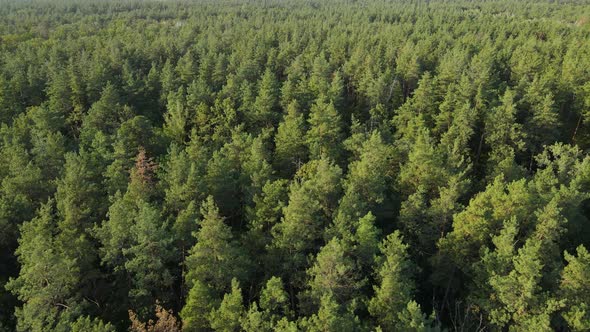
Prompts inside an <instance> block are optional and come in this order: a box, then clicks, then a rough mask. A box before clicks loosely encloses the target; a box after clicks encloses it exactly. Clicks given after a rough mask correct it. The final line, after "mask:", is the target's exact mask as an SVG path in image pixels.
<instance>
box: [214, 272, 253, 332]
mask: <svg viewBox="0 0 590 332" xmlns="http://www.w3.org/2000/svg"><path fill="white" fill-rule="evenodd" d="M244 314H245V309H244V305H243V298H242V290H241V289H240V283H239V282H238V281H237V280H236V279H232V282H231V293H228V294H225V295H224V296H223V301H221V305H220V306H219V308H217V309H214V310H213V311H211V317H210V318H209V320H210V322H211V327H212V328H213V330H215V331H221V332H237V331H240V325H241V321H242V319H243V317H244Z"/></svg>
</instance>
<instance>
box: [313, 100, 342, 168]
mask: <svg viewBox="0 0 590 332" xmlns="http://www.w3.org/2000/svg"><path fill="white" fill-rule="evenodd" d="M308 122H309V130H308V131H307V134H306V142H307V146H308V148H309V153H310V158H311V159H320V158H321V157H323V156H325V157H328V158H330V159H332V160H336V161H338V160H340V157H341V155H342V148H341V143H342V140H343V135H342V127H341V126H342V124H341V119H340V115H339V114H338V111H337V110H336V108H335V107H334V104H332V103H329V104H326V103H325V102H323V101H321V100H318V102H317V103H315V104H314V105H313V106H312V108H311V111H310V115H309V119H308Z"/></svg>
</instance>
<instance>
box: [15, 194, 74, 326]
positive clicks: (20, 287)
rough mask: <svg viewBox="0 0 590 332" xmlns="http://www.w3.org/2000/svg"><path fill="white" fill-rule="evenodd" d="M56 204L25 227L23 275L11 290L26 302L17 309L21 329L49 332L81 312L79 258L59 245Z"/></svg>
mask: <svg viewBox="0 0 590 332" xmlns="http://www.w3.org/2000/svg"><path fill="white" fill-rule="evenodd" d="M54 204H55V202H54V201H49V202H47V203H46V204H44V205H42V206H41V208H40V209H39V211H38V213H37V217H35V218H34V219H32V220H31V221H28V222H26V223H24V224H23V226H22V229H21V236H20V238H19V247H18V249H17V250H16V255H17V257H18V260H19V263H20V265H21V271H20V274H19V276H18V277H17V278H16V279H11V280H10V281H9V282H8V284H7V285H6V287H7V289H8V290H10V291H11V292H13V293H14V294H15V295H17V296H18V298H19V300H21V301H22V302H23V305H22V307H21V308H17V310H16V313H15V314H16V317H17V329H18V330H20V331H26V330H32V331H49V330H51V329H53V328H55V327H56V325H57V324H58V323H59V322H60V321H62V320H65V321H67V320H69V316H70V315H75V314H76V312H77V311H78V310H79V309H80V307H79V305H80V304H79V302H78V301H79V298H77V297H78V294H77V287H78V283H79V280H80V274H79V273H80V270H79V268H78V266H77V264H76V258H74V257H67V255H64V253H63V252H62V251H61V248H60V247H59V246H57V245H56V242H55V236H56V233H57V227H56V226H57V225H56V220H55V212H54Z"/></svg>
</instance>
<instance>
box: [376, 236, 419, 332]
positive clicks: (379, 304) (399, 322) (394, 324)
mask: <svg viewBox="0 0 590 332" xmlns="http://www.w3.org/2000/svg"><path fill="white" fill-rule="evenodd" d="M380 249H381V254H382V255H383V257H382V258H380V261H381V263H380V266H379V269H378V280H379V286H376V287H375V295H374V297H373V298H372V299H371V300H370V302H369V313H370V314H371V316H373V317H375V319H376V320H377V322H378V323H379V326H381V328H383V329H384V330H386V331H395V330H404V328H405V327H406V325H405V324H406V322H405V321H404V320H403V319H402V318H404V317H406V316H407V313H406V312H405V310H406V309H407V308H408V306H409V303H410V302H412V295H413V293H414V290H415V285H414V281H413V280H412V277H413V274H414V272H415V270H416V268H415V267H414V265H413V264H412V262H411V261H410V258H409V255H408V252H407V251H408V246H407V245H406V244H404V243H403V238H402V237H401V235H400V233H399V232H398V231H396V232H394V233H392V234H390V235H389V236H387V238H386V239H385V240H384V241H383V243H382V245H381V248H380ZM418 310H419V309H418Z"/></svg>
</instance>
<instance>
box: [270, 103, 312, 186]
mask: <svg viewBox="0 0 590 332" xmlns="http://www.w3.org/2000/svg"><path fill="white" fill-rule="evenodd" d="M274 160H275V163H276V165H277V167H276V168H277V169H278V170H279V172H280V174H281V175H282V176H284V177H289V176H291V175H293V174H294V173H295V172H296V171H297V168H298V167H299V166H298V165H302V164H303V163H305V162H306V161H307V147H306V145H305V120H304V117H303V114H301V113H300V111H299V105H298V104H297V102H296V101H292V102H291V103H290V104H289V106H288V107H287V114H286V115H285V117H284V119H283V121H282V122H281V123H280V124H279V127H278V129H277V134H276V135H275V155H274Z"/></svg>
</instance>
